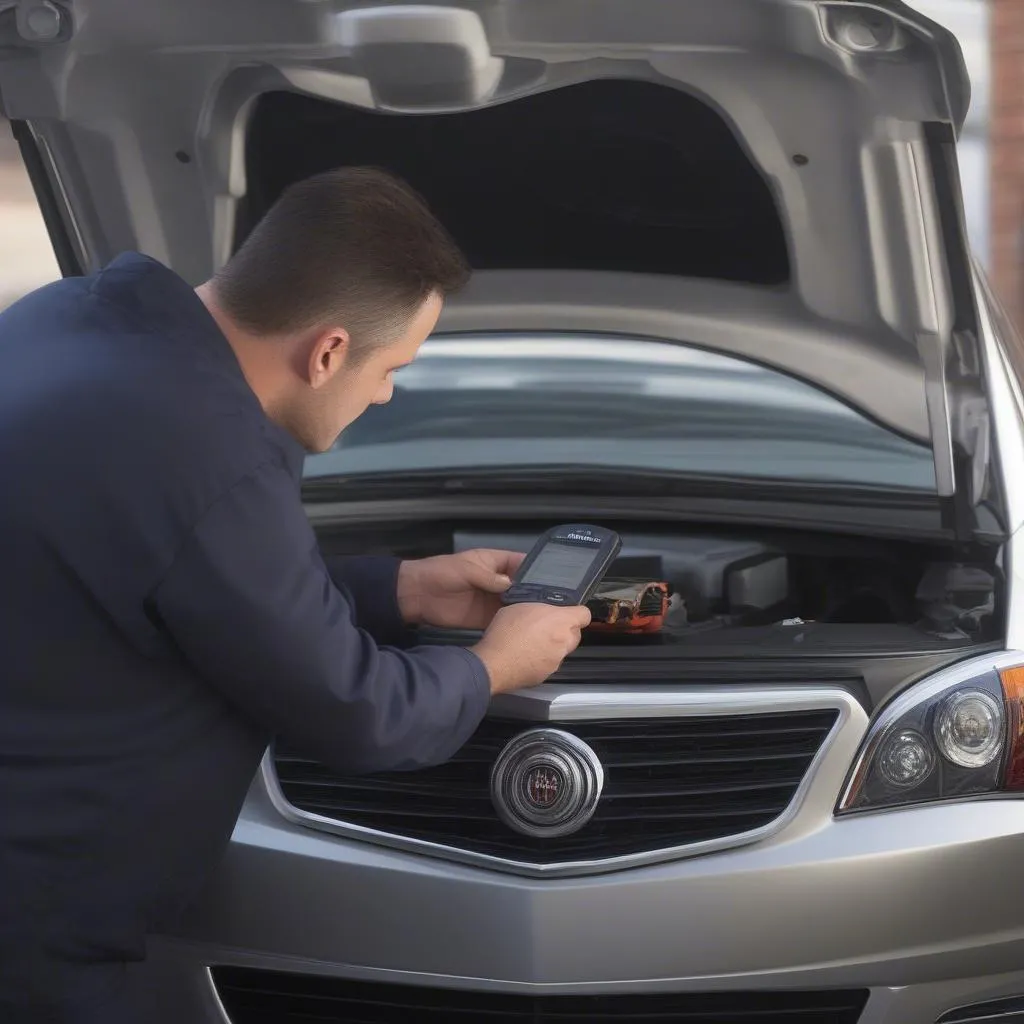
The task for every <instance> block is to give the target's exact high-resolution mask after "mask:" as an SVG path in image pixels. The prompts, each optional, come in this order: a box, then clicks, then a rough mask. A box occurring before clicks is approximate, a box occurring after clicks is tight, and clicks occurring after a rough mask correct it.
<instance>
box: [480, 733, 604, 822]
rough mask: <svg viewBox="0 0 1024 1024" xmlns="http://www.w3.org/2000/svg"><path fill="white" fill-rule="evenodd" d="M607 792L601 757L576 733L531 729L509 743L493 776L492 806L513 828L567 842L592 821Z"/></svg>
mask: <svg viewBox="0 0 1024 1024" xmlns="http://www.w3.org/2000/svg"><path fill="white" fill-rule="evenodd" d="M603 786H604V769H603V768H602V767H601V761H600V759H599V758H598V756H597V754H595V753H594V751H593V750H592V749H591V748H590V747H589V746H588V745H587V744H586V743H584V742H583V740H581V739H580V738H579V737H578V736H573V735H572V733H568V732H562V731H561V730H560V729H531V730H529V731H528V732H524V733H520V734H519V735H518V736H516V737H514V738H513V739H511V740H510V741H509V742H508V743H507V744H506V745H505V748H504V749H503V750H502V752H501V753H500V754H499V755H498V759H497V760H496V761H495V762H494V768H493V769H492V770H491V802H492V803H493V804H494V809H495V810H496V811H497V813H498V816H499V817H500V818H501V819H502V821H504V822H505V824H506V825H508V826H509V828H513V829H515V830H516V831H517V832H522V833H523V834H524V835H528V836H534V837H537V838H542V837H550V838H554V837H556V836H566V835H569V834H571V833H573V832H577V831H578V830H579V829H581V828H583V826H584V825H585V824H586V823H587V822H588V821H589V820H590V819H591V817H592V816H593V814H594V811H595V810H596V809H597V802H598V800H599V799H600V797H601V789H602V787H603Z"/></svg>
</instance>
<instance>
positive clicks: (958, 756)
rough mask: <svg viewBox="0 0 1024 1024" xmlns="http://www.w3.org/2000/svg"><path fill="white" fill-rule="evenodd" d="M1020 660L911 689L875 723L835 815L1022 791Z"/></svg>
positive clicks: (980, 665)
mask: <svg viewBox="0 0 1024 1024" xmlns="http://www.w3.org/2000/svg"><path fill="white" fill-rule="evenodd" d="M1020 663H1021V654H1020V653H1019V652H1014V653H1013V654H1005V655H999V656H997V657H995V658H993V657H988V658H975V659H972V660H971V661H970V662H967V663H964V664H962V665H958V666H954V667H953V668H952V669H947V670H945V671H943V672H940V673H939V674H938V675H937V676H935V677H933V678H932V679H930V680H926V681H925V682H922V683H918V684H916V685H915V686H912V687H911V688H910V689H909V690H907V691H906V692H904V693H902V694H900V696H899V697H897V698H896V699H895V700H893V701H892V702H891V703H890V704H889V705H888V706H887V707H886V708H884V709H883V710H882V712H881V713H880V714H879V715H878V717H877V718H876V719H875V722H874V724H873V725H872V727H871V729H870V730H869V732H868V735H867V738H866V739H865V741H864V744H863V746H862V748H861V751H860V754H859V755H858V757H857V760H856V762H855V763H854V767H853V771H852V772H851V774H850V778H849V781H848V783H847V787H846V790H845V792H844V793H843V796H842V799H841V800H840V803H839V807H838V808H837V811H838V813H840V814H843V813H849V812H852V811H866V810H873V809H878V808H882V807H896V806H901V805H907V804H917V803H927V802H932V801H936V800H949V799H956V798H960V797H968V796H980V795H984V794H990V793H1000V792H1007V791H1022V790H1024V668H1021V667H1020Z"/></svg>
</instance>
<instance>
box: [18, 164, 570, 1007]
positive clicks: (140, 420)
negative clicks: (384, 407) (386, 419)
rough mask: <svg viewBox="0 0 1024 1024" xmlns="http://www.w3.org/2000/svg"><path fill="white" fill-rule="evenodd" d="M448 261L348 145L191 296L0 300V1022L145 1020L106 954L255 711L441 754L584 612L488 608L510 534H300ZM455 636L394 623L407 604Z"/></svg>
mask: <svg viewBox="0 0 1024 1024" xmlns="http://www.w3.org/2000/svg"><path fill="white" fill-rule="evenodd" d="M465 277H466V269H465V265H464V263H463V260H462V258H461V256H460V254H459V252H458V250H457V249H456V248H455V246H454V245H453V243H452V242H451V241H450V239H449V238H448V237H447V235H446V234H445V232H444V231H443V229H442V228H441V227H440V225H439V224H438V223H437V222H436V221H435V220H434V219H433V217H432V216H431V214H430V213H429V212H428V211H427V210H426V209H425V207H424V206H423V205H422V203H421V202H420V200H419V199H418V198H417V197H416V196H414V195H413V194H412V193H410V192H409V191H408V190H407V189H406V188H405V187H404V186H403V185H401V184H400V183H399V182H397V181H395V180H393V179H391V178H389V177H388V176H386V175H384V174H382V173H379V172H375V171H370V170H364V169H354V170H343V171H336V172H331V173H328V174H326V175H322V176H319V177H317V178H313V179H310V180H308V181H306V182H303V183H300V184H299V185H297V186H294V187H293V188H291V189H290V190H289V191H288V192H287V193H286V194H285V195H284V196H283V197H282V198H281V200H280V201H279V202H278V204H277V205H276V206H275V207H274V208H273V209H272V210H271V211H270V213H269V214H268V215H267V216H266V218H265V219H264V220H263V222H262V223H261V224H259V225H258V226H257V227H256V229H255V230H254V231H253V232H252V234H251V235H250V237H249V238H248V240H247V241H246V243H245V244H244V245H243V246H242V248H241V249H240V250H239V252H238V253H237V254H236V255H235V257H234V258H233V259H232V260H231V261H230V262H229V263H228V264H227V266H226V267H224V269H223V270H222V271H221V272H220V273H219V274H218V275H217V276H216V277H215V278H214V279H213V280H212V281H210V282H208V283H206V284H204V285H202V286H201V287H200V288H198V289H197V290H195V291H193V290H192V289H191V288H190V287H188V286H187V285H186V284H185V282H183V281H182V280H181V279H180V278H178V277H177V276H176V275H175V274H174V273H172V272H171V271H170V270H169V269H167V268H165V267H163V266H162V265H160V264H159V263H157V262H155V261H153V260H151V259H148V258H145V257H143V256H140V255H137V254H130V255H126V256H122V257H120V258H118V259H117V260H115V261H114V262H113V263H112V264H111V265H110V266H109V267H107V268H106V269H104V270H103V271H101V272H100V273H97V274H94V275H92V276H89V277H85V278H77V279H68V280H65V281H62V282H58V283H56V284H53V285H50V286H48V287H46V288H43V289H41V290H39V291H38V292H35V293H34V294H32V295H29V296H28V297H27V298H25V299H23V300H21V301H20V302H18V303H16V304H15V305H14V306H13V307H11V308H10V309H8V310H7V311H6V312H5V313H3V314H2V315H0V356H2V372H0V476H2V479H3V487H4V497H3V501H2V503H0V555H2V564H3V572H2V573H0V652H2V657H3V661H2V668H0V1020H3V1021H5V1022H11V1021H21V1020H25V1021H37V1020H38V1021H43V1020H45V1021H54V1022H75V1024H81V1022H85V1021H89V1022H93V1021H96V1022H99V1021H102V1022H104V1024H118V1022H119V1021H122V1020H123V1021H128V1020H133V1021H134V1020H144V1019H145V1011H144V1009H143V1008H140V1007H139V1006H138V1005H135V1006H132V1005H131V1004H130V999H129V996H128V995H127V994H126V990H125V986H124V975H125V964H126V963H129V962H131V961H134V960H138V959H141V958H142V957H143V956H144V949H145V936H146V934H147V933H148V932H152V931H154V930H158V929H160V928H163V927H165V926H166V925H167V924H168V923H169V922H171V921H173V919H174V917H175V915H176V914H177V913H178V912H179V911H180V910H181V908H182V907H183V906H185V905H186V904H187V902H188V901H189V900H190V899H191V898H192V897H193V896H194V895H195V893H196V891H197V889H198V887H199V885H200V883H201V881H202V879H203V878H204V876H205V874H206V872H207V871H208V870H209V868H210V867H211V866H212V865H213V864H214V863H215V861H216V859H217V857H218V855H219V854H220V853H221V851H222V850H223V848H224V846H225V844H226V842H227V840H228V837H229V835H230V832H231V829H232V827H233V824H234V821H235V818H236V816H237V813H238V810H239V808H240V806H241V803H242V801H243V799H244V795H245V792H246V790H247V787H248V786H249V783H250V781H251V779H252V777H253V775H254V772H255V770H256V768H257V766H258V762H259V759H260V757H261V755H262V753H263V751H264V749H265V747H266V745H267V743H268V741H269V740H270V739H271V738H272V737H273V736H274V735H275V734H280V735H283V736H285V737H286V738H288V739H289V740H291V741H292V742H294V743H297V744H300V745H301V746H302V747H303V748H304V749H305V751H307V752H308V753H310V754H311V755H313V756H316V757H319V758H321V759H322V760H324V761H325V762H328V763H329V764H331V765H333V766H334V767H335V768H337V769H340V770H343V771H349V772H364V771H374V770H381V769H402V768H414V767H416V766H420V765H429V764H432V763H436V762H440V761H443V760H444V759H446V758H447V757H449V756H450V755H451V754H453V753H454V752H455V751H456V750H457V749H458V748H459V747H460V746H461V745H462V744H463V743H464V741H465V740H467V739H468V738H469V736H470V735H471V734H472V732H473V731H474V729H475V728H476V727H477V725H478V724H479V722H480V720H481V718H482V717H483V715H484V713H485V709H486V707H487V703H488V699H489V697H490V695H491V694H493V693H496V692H500V691H504V690H511V689H515V688H517V687H522V686H529V685H532V684H536V683H539V682H541V681H542V680H543V679H545V678H546V677H547V676H549V675H550V674H551V673H552V672H553V671H554V670H555V668H556V667H557V666H558V665H559V663H560V662H561V661H562V659H563V658H564V657H565V656H566V654H567V653H569V651H570V650H571V649H572V648H574V647H575V646H576V644H577V643H578V642H579V636H580V629H581V628H582V627H583V626H584V625H585V624H586V623H587V621H588V615H587V612H586V610H585V609H554V608H548V607H545V606H538V605H529V606H518V607H510V608H505V609H502V610H499V599H498V596H497V595H499V594H500V593H501V591H502V590H503V589H504V588H505V587H506V586H507V585H508V577H509V575H510V574H511V573H512V572H513V571H514V570H515V567H516V565H517V564H518V561H519V558H518V556H516V555H513V554H511V553H508V552H498V551H475V552H469V553H467V554H462V555H451V556H442V557H438V558H430V559H425V560H422V561H412V562H403V563H401V564H400V563H398V562H397V561H393V560H390V559H375V558H363V557H357V558H350V559H337V560H331V561H329V562H328V563H327V564H326V565H325V563H324V561H323V560H322V558H321V556H320V554H319V552H318V550H317V547H316V543H315V540H314V536H313V533H312V531H311V529H310V526H309V523H308V521H307V519H306V517H305V515H304V513H303V508H302V505H301V502H300V498H299V480H300V476H301V468H302V459H303V454H304V452H318V451H323V450H325V449H326V448H328V447H329V446H330V445H331V444H333V442H334V441H335V440H336V438H337V437H338V435H339V434H340V432H341V431H342V430H343V429H344V428H345V426H346V425H347V424H349V423H351V422H352V421H353V420H354V419H355V418H356V417H358V416H359V415H360V414H361V413H362V412H364V411H365V409H366V408H367V407H368V406H369V405H371V404H373V403H381V402H386V401H388V400H389V399H390V397H391V393H392V375H393V373H394V372H395V371H396V370H397V369H398V368H399V367H401V366H403V365H405V364H407V363H409V362H411V361H412V360H413V359H414V358H415V356H416V353H417V350H418V349H419V347H420V344H421V343H422V341H423V340H424V339H425V338H426V337H427V335H428V334H430V332H431V330H432V329H433V327H434V325H435V323H436V321H437V318H438V314H439V312H440V310H441V305H442V301H443V299H444V296H445V295H446V294H447V293H449V292H450V291H452V290H454V289H455V288H457V287H459V286H460V285H461V284H462V283H463V281H464V279H465ZM421 622H423V623H432V624H434V625H439V626H462V627H480V628H486V632H485V633H484V635H483V639H482V640H481V641H480V643H479V644H478V645H477V646H476V647H474V648H473V649H472V650H464V649H461V648H457V647H435V648H417V649H412V650H403V649H399V648H397V647H394V646H391V647H389V646H384V645H387V644H394V643H397V642H398V641H400V640H401V638H402V636H403V631H404V629H405V627H407V626H408V625H410V624H415V623H421Z"/></svg>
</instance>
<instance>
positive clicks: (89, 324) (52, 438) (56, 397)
mask: <svg viewBox="0 0 1024 1024" xmlns="http://www.w3.org/2000/svg"><path fill="white" fill-rule="evenodd" d="M169 274H170V271H167V270H166V268H161V267H160V265H159V264H156V263H155V261H149V260H145V259H143V258H139V259H130V260H124V261H115V264H112V265H111V266H110V267H109V268H108V269H107V270H105V271H103V272H102V273H101V274H97V275H93V276H91V277H87V278H78V279H67V280H65V281H63V282H57V283H55V284H54V285H51V286H48V287H46V288H44V289H41V290H40V291H39V292H37V293H34V294H33V295H30V296H28V297H26V298H25V299H23V300H21V301H20V302H19V303H16V304H15V305H14V306H13V307H11V308H10V309H8V310H7V311H5V312H4V313H3V314H0V365H2V372H0V469H7V470H11V471H14V472H17V471H18V469H19V467H20V468H21V469H22V470H24V469H26V468H27V467H28V466H40V465H46V466H49V467H50V468H51V469H52V471H53V473H54V475H55V476H62V475H63V476H64V478H65V479H70V478H76V479H79V482H80V483H81V484H83V485H84V486H85V488H86V490H87V491H88V490H91V489H92V487H93V486H95V487H96V488H99V489H101V490H102V491H103V492H104V493H107V494H110V493H111V489H112V488H117V487H118V486H120V483H121V481H124V485H125V486H133V487H141V488H144V489H146V490H147V491H149V492H151V493H152V494H153V496H154V498H155V499H157V500H159V499H158V495H160V494H163V495H164V496H165V497H170V496H171V495H172V494H174V493H175V492H177V493H178V494H179V495H190V496H191V497H192V498H193V499H194V504H195V506H196V507H201V506H202V505H203V503H204V502H208V501H210V500H213V499H215V497H216V495H217V494H218V493H219V492H220V491H221V490H223V489H224V488H226V487H229V486H231V484H232V483H233V482H234V481H235V480H237V479H238V478H239V477H240V476H241V475H243V474H244V473H245V472H247V471H248V470H250V469H251V468H252V467H254V466H257V465H260V464H262V463H265V462H267V461H268V460H272V459H275V458H279V459H281V461H282V462H284V463H287V461H288V460H287V457H286V455H285V453H284V452H283V451H281V450H280V446H279V445H275V436H274V431H273V430H272V429H270V428H269V424H268V421H267V420H266V417H265V416H264V414H263V411H262V409H261V408H260V406H259V402H258V401H257V399H256V397H255V395H254V394H253V393H252V391H251V389H250V388H249V387H248V385H247V384H246V382H245V379H244V377H243V376H242V374H241V372H240V370H239V368H238V366H237V361H235V360H234V355H233V353H232V352H231V351H230V348H229V346H228V345H227V342H226V341H225V340H224V339H223V336H222V335H220V334H219V332H217V331H216V327H215V325H214V324H213V323H212V321H209V320H204V316H205V309H203V308H196V307H197V305H199V304H198V300H197V299H196V298H195V295H194V293H193V292H192V291H191V289H190V288H189V287H188V286H187V285H185V283H184V282H181V281H180V279H176V278H173V276H172V278H171V279H170V280H168V279H167V276H166V275H169ZM84 468H87V470H88V472H87V473H86V472H85V471H84ZM33 475H35V474H33ZM189 504H193V502H189Z"/></svg>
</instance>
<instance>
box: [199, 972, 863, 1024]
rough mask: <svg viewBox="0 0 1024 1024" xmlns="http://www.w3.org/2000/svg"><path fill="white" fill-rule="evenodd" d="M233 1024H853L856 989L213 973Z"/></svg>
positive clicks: (858, 1004)
mask: <svg viewBox="0 0 1024 1024" xmlns="http://www.w3.org/2000/svg"><path fill="white" fill-rule="evenodd" d="M212 974H213V980H214V984H215V985H216V988H217V993H218V995H219V996H220V1000H221V1002H222V1003H223V1005H224V1009H225V1010H226V1011H227V1014H228V1016H229V1018H230V1019H231V1021H232V1024H312V1022H319V1024H353V1022H360V1024H408V1022H412V1021H415V1022H416V1024H446V1022H448V1021H473V1022H474V1024H476V1022H479V1024H624V1022H626V1021H629V1022H645V1021H646V1022H650V1024H856V1021H857V1020H858V1019H859V1017H860V1015H861V1013H862V1011H863V1009H864V1006H865V1004H866V1003H867V996H868V993H867V991H865V990H861V989H853V990H835V991H817V992H716V993H686V994H668V995H665V994H642V995H602V996H526V995H507V994H503V993H492V992H467V991H462V990H459V989H432V988H423V987H418V986H412V985H408V986H406V985H385V984H379V983H373V982H363V981H348V980H345V979H340V978H322V977H315V976H312V975H302V974H286V973H283V972H272V971H260V970H254V969H252V968H240V967H215V968H213V970H212Z"/></svg>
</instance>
